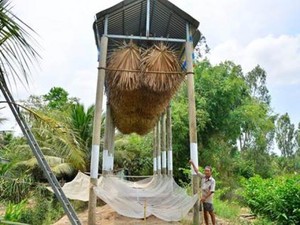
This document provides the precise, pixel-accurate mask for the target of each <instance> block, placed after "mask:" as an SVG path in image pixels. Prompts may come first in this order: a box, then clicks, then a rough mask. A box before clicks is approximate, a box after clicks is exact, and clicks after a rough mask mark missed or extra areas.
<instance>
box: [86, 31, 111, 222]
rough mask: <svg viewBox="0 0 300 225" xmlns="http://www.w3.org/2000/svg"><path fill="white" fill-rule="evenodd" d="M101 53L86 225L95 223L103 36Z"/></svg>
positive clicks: (105, 48)
mask: <svg viewBox="0 0 300 225" xmlns="http://www.w3.org/2000/svg"><path fill="white" fill-rule="evenodd" d="M100 44H101V53H100V54H101V55H100V61H99V69H98V81H97V93H96V103H95V113H94V124H93V138H92V153H91V175H90V190H89V210H88V225H95V224H96V217H95V215H96V204H97V196H96V194H95V192H94V189H93V188H94V187H95V186H97V181H98V167H99V149H100V136H101V113H102V103H103V91H104V79H105V70H104V69H103V68H105V67H106V55H107V44H108V38H107V37H106V36H103V37H102V38H101V43H100Z"/></svg>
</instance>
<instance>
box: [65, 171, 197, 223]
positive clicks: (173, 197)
mask: <svg viewBox="0 0 300 225" xmlns="http://www.w3.org/2000/svg"><path fill="white" fill-rule="evenodd" d="M89 179H90V178H89V176H87V175H85V174H83V173H81V172H79V173H78V174H77V176H76V177H75V179H74V180H73V181H71V182H68V183H66V184H65V185H64V186H63V188H62V189H63V191H64V193H65V194H66V196H67V197H68V198H70V199H76V200H81V201H88V198H89V193H88V192H89V185H90V181H89ZM94 190H95V193H96V194H97V196H98V197H99V198H101V199H102V200H103V201H105V202H106V203H107V204H108V205H109V206H110V207H111V208H113V209H114V210H115V211H116V212H117V213H119V214H120V215H123V216H127V217H132V218H144V217H145V216H146V217H148V216H150V215H154V216H156V217H158V218H160V219H162V220H165V221H180V220H181V219H182V218H184V217H185V216H186V215H187V214H188V212H189V210H190V209H191V208H192V207H193V205H194V204H195V202H196V201H197V198H198V196H197V195H194V196H189V195H188V194H187V193H186V191H185V189H183V188H181V187H180V186H179V185H177V184H176V182H175V181H174V179H173V178H172V177H168V176H153V177H150V178H147V179H143V180H141V181H137V182H130V181H126V180H123V179H120V178H118V177H116V176H106V177H101V178H99V180H98V186H97V187H95V188H94Z"/></svg>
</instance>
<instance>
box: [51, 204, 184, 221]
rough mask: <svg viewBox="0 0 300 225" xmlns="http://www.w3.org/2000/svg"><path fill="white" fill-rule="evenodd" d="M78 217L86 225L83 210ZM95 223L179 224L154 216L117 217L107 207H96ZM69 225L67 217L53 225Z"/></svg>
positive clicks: (86, 215)
mask: <svg viewBox="0 0 300 225" xmlns="http://www.w3.org/2000/svg"><path fill="white" fill-rule="evenodd" d="M78 217H79V219H80V221H81V223H82V224H84V225H86V224H87V221H88V213H87V210H85V211H84V212H82V213H79V214H78ZM96 221H97V225H98V224H99V225H100V224H101V225H141V224H147V225H170V224H172V225H179V224H181V223H179V222H165V221H162V220H160V219H158V218H156V217H154V216H150V217H148V218H147V219H146V221H144V220H139V219H133V218H128V217H124V216H121V215H119V214H118V213H116V212H115V211H114V210H113V209H112V208H110V207H109V206H108V205H105V206H102V207H97V210H96ZM69 224H71V223H70V222H69V219H68V217H67V216H64V217H62V218H61V219H60V220H59V221H57V222H56V223H55V224H54V225H69Z"/></svg>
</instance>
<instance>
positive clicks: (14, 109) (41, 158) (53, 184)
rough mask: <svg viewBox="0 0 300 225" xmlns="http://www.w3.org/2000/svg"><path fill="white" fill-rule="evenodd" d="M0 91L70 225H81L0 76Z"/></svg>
mask: <svg viewBox="0 0 300 225" xmlns="http://www.w3.org/2000/svg"><path fill="white" fill-rule="evenodd" d="M0 89H1V91H2V93H3V95H4V98H5V100H6V102H7V103H8V105H9V107H10V109H11V111H12V113H13V115H14V117H15V119H16V120H17V122H18V124H19V126H20V128H21V130H22V132H23V134H24V136H25V137H26V138H27V141H28V144H29V146H30V148H31V150H32V152H33V154H34V156H35V157H36V159H37V162H38V164H39V166H40V167H41V169H42V170H43V172H44V174H45V176H46V178H47V180H48V182H49V184H50V185H51V187H52V189H53V191H54V193H55V195H56V197H57V198H58V200H59V201H60V203H61V204H62V206H63V208H64V211H65V213H66V214H67V216H68V217H69V220H70V222H71V224H72V225H81V223H80V221H79V219H78V217H77V215H76V212H75V210H74V208H73V207H72V205H71V203H70V201H69V199H68V198H67V197H66V195H65V194H64V192H63V190H62V189H61V186H60V183H59V182H58V180H57V179H56V176H55V175H54V174H53V172H52V171H51V169H50V166H49V165H48V163H47V161H46V159H45V157H44V155H43V152H42V151H41V149H40V147H39V145H38V143H37V141H36V140H35V138H34V136H33V134H32V132H31V130H30V128H29V127H28V125H27V123H26V121H25V119H24V117H23V116H22V114H21V112H20V111H19V107H18V106H17V105H16V104H15V101H14V99H13V97H12V95H11V93H10V91H9V89H8V87H7V85H6V82H5V80H4V77H3V76H0Z"/></svg>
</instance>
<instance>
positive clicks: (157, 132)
mask: <svg viewBox="0 0 300 225" xmlns="http://www.w3.org/2000/svg"><path fill="white" fill-rule="evenodd" d="M156 144H157V149H156V158H157V174H158V175H161V151H160V150H161V145H160V121H158V122H157V126H156Z"/></svg>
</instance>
